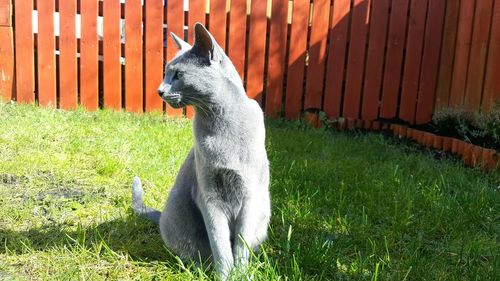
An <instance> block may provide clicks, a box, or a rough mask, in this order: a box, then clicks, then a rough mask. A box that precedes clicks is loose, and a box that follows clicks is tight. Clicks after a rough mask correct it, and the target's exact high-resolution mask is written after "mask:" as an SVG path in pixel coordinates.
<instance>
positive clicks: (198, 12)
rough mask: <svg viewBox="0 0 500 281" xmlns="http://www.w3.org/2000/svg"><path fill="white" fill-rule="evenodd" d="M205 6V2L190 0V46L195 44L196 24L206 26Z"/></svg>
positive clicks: (203, 0) (202, 0)
mask: <svg viewBox="0 0 500 281" xmlns="http://www.w3.org/2000/svg"><path fill="white" fill-rule="evenodd" d="M235 1H236V0H235ZM233 2H234V1H233ZM205 5H206V4H205V0H189V12H188V40H187V42H189V43H190V44H193V42H194V24H195V23H197V22H200V23H202V24H205V17H206V13H205V8H206V7H205Z"/></svg>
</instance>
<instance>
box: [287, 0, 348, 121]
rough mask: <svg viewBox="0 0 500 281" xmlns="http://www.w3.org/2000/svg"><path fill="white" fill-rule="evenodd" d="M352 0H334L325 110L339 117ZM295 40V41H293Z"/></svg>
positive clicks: (330, 114) (332, 115) (330, 115)
mask: <svg viewBox="0 0 500 281" xmlns="http://www.w3.org/2000/svg"><path fill="white" fill-rule="evenodd" d="M350 11H351V3H350V0H335V1H333V14H332V23H331V27H330V45H329V48H330V49H329V52H328V63H327V69H326V84H325V100H324V105H323V107H324V111H325V114H326V116H327V117H339V116H340V113H341V109H342V105H341V101H342V84H343V83H344V66H345V56H346V47H347V45H346V44H347V32H348V28H349V13H350ZM292 42H293V41H292Z"/></svg>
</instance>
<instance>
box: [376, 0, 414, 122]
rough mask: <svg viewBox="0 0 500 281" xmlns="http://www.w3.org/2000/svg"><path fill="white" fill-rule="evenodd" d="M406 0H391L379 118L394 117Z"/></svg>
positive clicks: (398, 84)
mask: <svg viewBox="0 0 500 281" xmlns="http://www.w3.org/2000/svg"><path fill="white" fill-rule="evenodd" d="M408 4H409V1H408V0H393V1H392V7H391V16H390V23H389V34H388V39H387V52H386V60H385V70H384V82H383V85H382V105H381V108H380V117H381V118H387V119H391V118H395V117H396V114H397V110H398V96H399V88H400V85H401V84H400V83H401V70H402V63H403V49H404V45H405V36H406V26H407V23H408V17H407V14H408Z"/></svg>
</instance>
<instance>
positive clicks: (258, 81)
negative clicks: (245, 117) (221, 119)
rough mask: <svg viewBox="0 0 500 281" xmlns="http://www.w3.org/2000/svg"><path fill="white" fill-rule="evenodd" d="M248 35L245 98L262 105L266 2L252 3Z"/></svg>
mask: <svg viewBox="0 0 500 281" xmlns="http://www.w3.org/2000/svg"><path fill="white" fill-rule="evenodd" d="M250 9H251V12H250V34H249V35H248V57H249V58H252V59H251V60H250V62H249V64H248V74H247V96H248V97H250V98H252V99H254V100H256V101H257V102H258V103H259V104H261V103H262V91H263V83H264V56H265V51H266V26H267V25H266V2H258V1H252V3H251V8H250Z"/></svg>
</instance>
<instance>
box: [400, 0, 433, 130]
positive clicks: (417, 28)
mask: <svg viewBox="0 0 500 281" xmlns="http://www.w3.org/2000/svg"><path fill="white" fill-rule="evenodd" d="M426 10H427V0H421V1H412V2H411V7H410V19H409V22H410V24H409V27H408V40H407V43H406V57H405V65H404V75H403V89H402V92H401V103H400V111H399V118H401V119H402V120H405V121H407V122H410V123H414V122H415V110H416V103H417V93H418V86H419V81H420V66H421V62H422V48H423V42H424V32H425V15H426Z"/></svg>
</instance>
